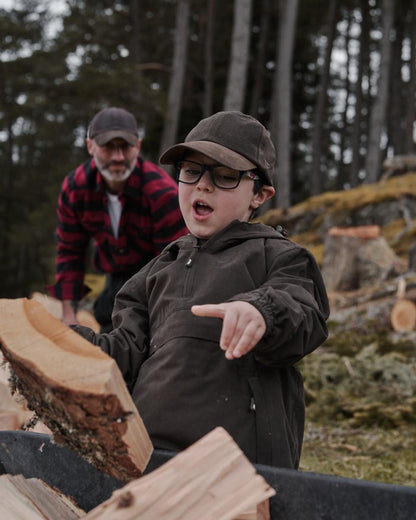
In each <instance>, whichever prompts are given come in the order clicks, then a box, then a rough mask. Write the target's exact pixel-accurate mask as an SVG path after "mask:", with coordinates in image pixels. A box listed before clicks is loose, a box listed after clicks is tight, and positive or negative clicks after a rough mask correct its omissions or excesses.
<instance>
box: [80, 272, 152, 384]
mask: <svg viewBox="0 0 416 520" xmlns="http://www.w3.org/2000/svg"><path fill="white" fill-rule="evenodd" d="M144 269H145V268H144ZM144 269H142V270H141V271H139V272H138V273H137V274H135V275H134V276H133V277H132V278H130V279H129V280H128V281H127V282H126V283H125V284H124V285H123V287H122V288H121V289H120V291H119V292H118V293H117V296H116V299H115V303H114V310H113V315H112V319H113V325H114V329H113V330H112V331H111V332H109V333H108V334H97V333H95V332H94V331H92V330H91V329H89V328H88V327H83V326H80V325H75V326H72V328H73V329H74V330H75V331H76V332H78V333H79V334H80V335H81V336H83V337H84V338H85V339H87V340H88V341H90V342H91V343H93V344H94V345H98V346H99V347H100V348H101V350H103V351H104V352H105V353H106V354H108V355H109V356H110V357H112V358H113V359H114V360H115V361H116V363H117V365H118V367H119V369H120V371H121V373H122V375H123V378H124V381H125V382H126V385H127V387H128V388H129V390H132V388H133V385H134V383H135V381H136V379H137V374H138V372H139V369H140V366H141V365H142V363H143V361H144V360H145V359H146V358H147V355H148V347H149V330H148V329H149V319H148V311H147V303H146V290H145V283H146V275H145V273H144Z"/></svg>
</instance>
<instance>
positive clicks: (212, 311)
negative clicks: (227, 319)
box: [191, 303, 225, 318]
mask: <svg viewBox="0 0 416 520" xmlns="http://www.w3.org/2000/svg"><path fill="white" fill-rule="evenodd" d="M191 312H192V313H193V314H195V316H209V317H211V318H224V315H225V310H224V308H223V307H222V306H221V305H215V304H210V303H208V304H206V305H192V307H191Z"/></svg>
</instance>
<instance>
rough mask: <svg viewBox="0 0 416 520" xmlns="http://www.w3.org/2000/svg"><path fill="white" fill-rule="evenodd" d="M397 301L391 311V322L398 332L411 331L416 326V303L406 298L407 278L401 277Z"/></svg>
mask: <svg viewBox="0 0 416 520" xmlns="http://www.w3.org/2000/svg"><path fill="white" fill-rule="evenodd" d="M396 298H397V301H396V302H395V303H394V305H393V308H392V310H391V313H390V323H391V326H392V328H393V330H395V331H396V332H409V331H411V330H414V328H415V326H416V305H415V304H414V303H413V302H412V301H411V300H408V299H407V298H406V280H405V279H404V278H399V282H398V286H397V294H396Z"/></svg>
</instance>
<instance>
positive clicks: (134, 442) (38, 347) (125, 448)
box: [0, 298, 153, 481]
mask: <svg viewBox="0 0 416 520" xmlns="http://www.w3.org/2000/svg"><path fill="white" fill-rule="evenodd" d="M0 347H1V349H2V351H3V354H4V356H5V358H6V359H7V361H9V363H10V366H11V368H12V370H13V373H14V375H15V377H14V383H15V384H16V386H17V388H18V390H19V391H20V392H21V394H22V395H24V397H25V398H26V400H27V401H28V404H29V407H30V408H32V409H34V410H35V411H36V413H37V414H38V416H39V417H40V419H41V420H42V421H43V422H44V423H45V424H46V425H47V426H48V427H49V428H50V429H51V430H52V432H53V435H54V438H55V440H56V442H57V443H60V444H65V445H67V446H69V448H71V449H72V450H74V451H76V452H77V453H79V454H80V455H82V456H84V457H85V458H87V459H88V460H89V461H90V462H91V463H92V464H94V465H95V466H96V467H98V468H99V469H101V470H102V471H105V472H107V473H109V474H110V475H113V476H114V477H116V478H118V479H120V480H122V481H129V480H132V479H134V478H137V477H138V476H140V475H141V474H142V473H143V471H144V469H145V468H146V466H147V463H148V461H149V459H150V456H151V453H152V451H153V446H152V444H151V441H150V438H149V436H148V433H147V431H146V429H145V426H144V424H143V421H142V419H141V417H140V415H139V413H138V411H137V409H136V407H135V405H134V403H133V401H132V399H131V396H130V394H129V392H128V390H127V387H126V385H125V383H124V380H123V377H122V375H121V372H120V370H119V369H118V366H117V364H116V362H115V361H114V360H113V359H111V358H110V357H109V356H108V355H107V354H105V353H104V352H102V351H101V350H100V349H99V348H98V347H96V346H94V345H92V344H91V343H89V342H88V341H87V340H85V339H84V338H82V337H81V336H80V335H79V334H77V333H76V332H74V331H73V330H71V329H70V328H69V327H67V326H66V325H64V324H63V323H62V322H61V321H59V320H58V319H56V318H55V317H54V316H52V315H51V314H50V313H48V312H47V311H46V309H45V308H44V306H43V305H42V304H40V303H39V302H37V301H35V300H28V299H26V298H18V299H0Z"/></svg>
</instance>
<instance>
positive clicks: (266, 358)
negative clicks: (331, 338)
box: [76, 221, 329, 468]
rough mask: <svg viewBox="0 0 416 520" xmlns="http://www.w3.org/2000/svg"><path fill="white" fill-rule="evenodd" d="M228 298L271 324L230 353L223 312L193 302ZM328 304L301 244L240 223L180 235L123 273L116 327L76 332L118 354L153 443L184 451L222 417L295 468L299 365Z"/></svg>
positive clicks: (257, 451)
mask: <svg viewBox="0 0 416 520" xmlns="http://www.w3.org/2000/svg"><path fill="white" fill-rule="evenodd" d="M233 300H244V301H247V302H249V303H251V304H252V305H254V306H255V307H256V308H257V309H258V310H259V311H260V312H261V314H262V315H263V317H264V319H265V321H266V325H267V330H266V333H265V335H264V337H263V339H262V340H261V341H260V343H258V345H257V346H256V347H255V348H254V349H253V350H252V351H251V352H250V353H249V354H247V355H245V356H243V357H242V358H240V359H235V360H232V361H229V360H227V359H226V358H225V356H224V352H223V351H222V350H221V349H220V347H219V338H220V334H221V326H222V320H220V319H218V318H206V317H205V318H203V317H197V316H194V315H193V314H192V313H191V311H190V308H191V306H192V305H194V304H197V305H201V304H205V303H221V302H227V301H233ZM328 314H329V308H328V300H327V295H326V291H325V287H324V284H323V281H322V277H321V274H320V271H319V269H318V267H317V265H316V262H315V260H314V258H313V256H312V255H311V254H310V253H309V252H308V251H307V250H306V249H304V248H302V247H300V246H299V245H297V244H294V243H293V242H291V241H290V240H288V239H286V238H284V237H283V236H282V235H281V234H280V233H278V232H277V231H275V230H274V229H273V228H271V227H269V226H265V225H263V224H252V223H247V222H239V221H234V222H232V223H231V224H229V225H228V226H227V227H226V228H224V229H223V230H222V231H220V232H219V233H217V234H216V235H215V236H213V237H211V238H210V239H209V240H206V241H203V242H200V241H198V240H197V239H196V238H195V237H193V236H192V235H188V236H184V237H181V238H179V239H178V240H176V241H175V242H173V243H172V244H170V245H169V246H168V247H167V248H166V249H165V250H164V251H163V252H162V253H161V255H160V256H158V257H157V258H155V259H153V260H152V261H151V262H150V263H149V264H147V265H146V266H145V267H144V268H143V269H141V270H140V271H139V272H138V273H137V274H136V275H134V276H133V277H132V278H131V279H130V280H129V281H128V282H126V284H125V285H124V286H123V287H122V289H121V290H120V292H119V293H118V295H117V298H116V302H115V307H114V312H113V322H114V327H115V329H114V330H113V331H112V332H111V333H109V334H101V335H100V334H94V333H93V332H92V331H91V330H89V329H86V328H83V327H80V326H79V327H76V330H77V331H78V332H79V333H81V334H82V335H83V336H85V337H86V338H87V339H88V340H90V341H91V342H92V343H94V344H97V345H99V346H100V347H101V348H102V350H104V351H105V352H107V353H108V354H109V355H110V356H111V357H113V358H114V359H115V360H116V362H117V364H118V366H119V367H120V370H121V372H122V374H123V376H124V378H125V381H126V383H127V385H128V387H129V389H130V391H131V393H132V397H133V400H134V402H135V404H136V406H137V408H138V410H139V413H140V415H141V417H142V419H143V421H144V424H145V426H146V428H147V430H148V432H149V435H150V437H151V439H152V442H153V444H154V446H155V447H156V448H161V449H168V450H182V449H184V448H186V447H187V446H189V445H191V444H192V443H194V442H195V441H196V440H198V439H199V438H201V437H202V436H203V435H205V434H206V433H208V432H209V431H211V430H212V429H213V428H215V427H216V426H222V427H223V428H225V429H226V430H227V431H228V432H229V433H230V434H231V436H232V437H233V438H234V440H235V441H236V442H237V444H238V445H239V446H240V448H241V449H242V450H243V451H244V453H245V454H246V456H247V457H248V458H249V459H250V460H251V461H252V462H254V463H261V464H269V465H274V466H279V467H287V468H297V467H298V465H299V458H300V452H301V445H302V439H303V430H304V416H305V405H304V390H303V381H302V378H301V375H300V374H299V372H298V370H297V369H296V368H295V366H294V365H295V363H297V362H298V361H299V360H300V359H302V357H303V356H305V355H306V354H309V353H310V352H312V351H313V350H314V349H316V348H317V347H318V346H319V345H320V344H321V343H322V342H323V341H324V340H325V339H326V337H327V328H326V319H327V317H328Z"/></svg>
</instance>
